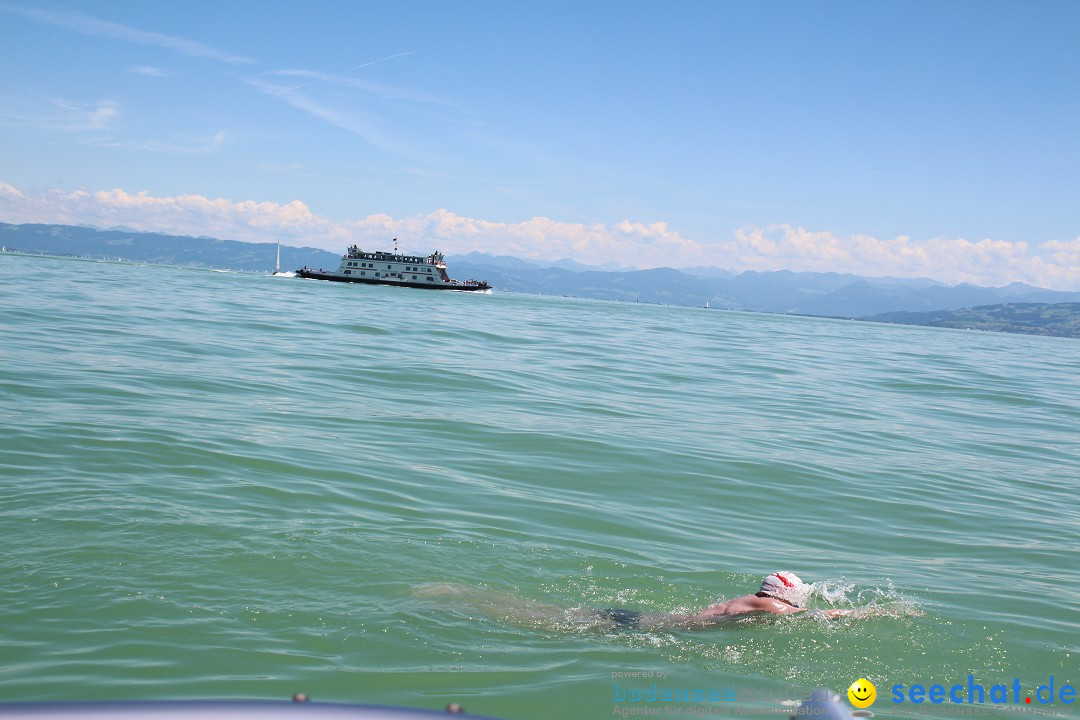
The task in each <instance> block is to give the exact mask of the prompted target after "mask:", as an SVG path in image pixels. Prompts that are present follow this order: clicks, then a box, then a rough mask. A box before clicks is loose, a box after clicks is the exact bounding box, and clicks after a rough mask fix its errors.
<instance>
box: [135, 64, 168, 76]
mask: <svg viewBox="0 0 1080 720" xmlns="http://www.w3.org/2000/svg"><path fill="white" fill-rule="evenodd" d="M128 72H130V73H134V74H135V75H143V76H145V77H154V78H163V77H169V75H171V74H172V73H170V72H168V71H167V70H162V69H161V68H157V67H153V66H151V65H140V66H139V67H132V68H128Z"/></svg>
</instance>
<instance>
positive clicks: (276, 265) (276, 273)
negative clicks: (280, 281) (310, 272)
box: [274, 240, 296, 277]
mask: <svg viewBox="0 0 1080 720" xmlns="http://www.w3.org/2000/svg"><path fill="white" fill-rule="evenodd" d="M274 277H296V273H294V272H281V241H280V240H278V241H277V261H276V262H275V263H274Z"/></svg>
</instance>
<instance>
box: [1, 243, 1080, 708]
mask: <svg viewBox="0 0 1080 720" xmlns="http://www.w3.org/2000/svg"><path fill="white" fill-rule="evenodd" d="M450 270H451V274H452V272H453V268H450ZM0 333H2V343H0V549H2V554H0V699H3V700H5V701H23V700H25V701H36V700H95V699H97V700H100V699H163V698H174V699H192V698H273V699H288V698H289V697H290V696H291V695H292V694H293V693H294V692H297V691H303V692H306V693H308V694H309V695H311V696H312V697H313V698H314V699H316V700H328V701H340V702H366V703H384V704H392V705H412V706H419V707H426V708H442V707H444V706H445V705H446V703H447V702H450V701H456V702H460V703H461V704H462V705H464V706H465V707H466V709H467V710H469V711H470V712H473V713H477V714H484V715H492V716H496V717H502V718H508V719H512V720H526V719H529V718H537V719H539V718H553V717H566V718H594V717H595V718H600V717H609V716H612V715H613V712H620V711H621V710H623V709H627V708H630V709H633V708H635V707H636V708H638V709H641V708H645V709H649V708H652V709H656V710H657V711H658V712H666V713H667V716H669V717H670V716H673V715H674V716H682V717H691V716H701V715H702V714H706V713H716V712H719V711H720V710H722V709H723V708H724V707H727V708H737V709H740V710H741V711H749V710H753V709H762V708H763V709H765V711H773V712H774V713H788V714H790V709H791V708H790V701H788V702H787V703H785V702H784V701H785V700H787V699H788V698H789V696H793V695H795V694H796V693H798V694H800V695H801V694H805V693H807V692H809V691H810V690H811V689H813V688H814V687H817V686H826V687H831V688H833V689H835V690H839V691H841V693H842V694H843V693H845V692H846V689H847V687H848V685H850V684H851V683H852V682H853V681H855V680H856V679H858V678H860V677H865V678H867V679H869V680H871V681H872V682H873V683H875V684H876V685H877V689H878V700H877V703H876V704H875V705H874V706H873V708H872V709H873V711H874V712H875V713H876V714H877V715H878V716H886V717H888V716H891V715H893V714H896V712H899V711H902V710H903V708H904V707H905V706H896V705H894V704H893V703H892V702H891V701H890V700H889V697H890V694H891V691H890V688H891V687H892V686H893V685H895V684H903V685H904V686H905V687H909V686H910V685H912V684H915V683H921V684H922V685H924V686H929V685H931V684H934V683H941V684H944V685H946V686H949V685H951V684H954V683H965V684H966V683H967V682H968V675H969V674H970V675H973V676H974V679H975V681H976V682H978V683H980V684H982V685H984V686H985V687H986V688H987V689H989V688H990V686H991V685H992V684H994V683H1010V684H1011V683H1012V682H1013V680H1014V679H1019V681H1020V682H1021V684H1022V686H1023V688H1024V692H1025V693H1027V694H1029V695H1030V694H1031V693H1034V691H1035V690H1036V686H1038V685H1042V684H1045V683H1047V682H1048V681H1049V679H1050V677H1051V676H1053V678H1054V682H1055V684H1056V686H1057V687H1058V688H1060V687H1061V686H1062V685H1063V684H1066V683H1069V684H1072V685H1073V686H1074V687H1075V686H1076V685H1077V684H1078V681H1080V673H1078V672H1077V670H1078V669H1080V662H1078V658H1080V632H1078V630H1080V542H1078V539H1080V509H1078V502H1077V497H1078V489H1080V482H1078V477H1080V382H1078V378H1080V344H1078V343H1077V341H1075V340H1068V339H1058V338H1042V337H1029V336H1019V335H1004V334H992V333H979V332H965V331H953V330H938V329H930V328H918V327H905V326H896V325H877V324H868V323H858V322H847V321H839V320H828V319H816V318H804V317H785V316H776V315H763V314H749V313H732V312H721V311H716V310H704V309H698V308H682V307H663V306H652V305H639V304H626V303H612V302H599V301H584V300H575V299H570V298H553V297H535V296H523V295H509V294H498V293H496V294H493V295H486V296H484V295H471V294H465V293H440V292H430V291H429V292H425V291H410V290H401V289H394V288H383V287H363V286H353V285H344V284H336V283H322V282H316V281H307V280H300V279H284V278H274V277H268V276H264V275H256V274H238V273H222V272H210V271H195V270H182V269H176V268H164V267H145V266H134V265H128V264H107V263H96V262H87V261H78V260H68V259H53V258H40V257H24V256H13V255H10V254H8V255H2V256H0ZM778 569H787V570H791V571H794V572H796V573H798V574H799V575H801V576H802V577H803V578H804V579H805V580H808V581H814V582H816V583H817V584H816V586H815V587H816V588H817V590H816V594H815V597H814V598H813V600H812V603H811V604H812V605H813V606H815V607H818V608H824V607H846V608H854V609H856V610H857V612H858V613H859V614H866V615H868V616H867V617H859V618H856V619H845V620H833V621H828V620H825V619H823V618H821V617H820V616H818V615H816V614H813V613H812V614H810V616H803V617H785V618H772V619H764V620H762V619H754V620H750V621H745V622H737V623H729V624H726V625H723V626H719V627H717V628H714V629H709V630H698V631H691V630H677V631H654V632H642V631H633V630H631V631H621V632H611V631H603V630H597V629H589V628H585V627H579V626H576V625H574V624H573V623H572V622H568V621H567V622H561V621H559V616H558V615H557V614H556V615H553V616H552V617H551V618H548V619H547V620H544V621H539V622H526V621H524V620H522V619H521V618H520V617H518V616H519V615H520V613H521V609H522V608H523V607H528V606H529V605H530V604H531V603H543V604H550V605H553V606H558V607H560V608H587V607H591V608H610V607H627V608H635V609H638V610H644V611H649V612H676V611H688V610H693V609H697V608H700V607H703V606H705V605H707V604H709V603H711V602H713V601H715V600H716V599H718V598H726V597H733V596H736V595H740V594H744V593H747V592H754V591H756V590H757V587H758V584H759V583H760V581H761V577H762V576H763V575H765V574H767V573H769V572H771V571H773V570H778ZM632 672H644V673H653V677H651V678H649V677H648V676H646V677H638V678H633V677H628V676H626V675H624V674H625V673H632ZM661 673H662V674H663V677H659V675H660V674H661ZM652 685H656V686H657V687H658V688H659V689H660V690H661V691H662V690H664V689H665V688H666V689H675V690H677V689H680V688H684V689H685V688H689V689H704V690H706V691H710V690H712V691H721V692H723V693H727V692H728V689H735V690H736V691H737V692H738V694H739V697H740V699H739V700H738V701H737V702H732V701H728V700H721V701H719V702H708V701H706V702H698V703H695V702H685V701H684V702H666V703H665V702H659V701H657V702H651V704H650V702H648V701H647V700H642V701H641V702H638V703H637V704H636V705H634V703H631V702H629V701H627V702H619V701H618V693H619V692H620V691H622V692H626V691H627V690H629V691H631V692H633V691H634V690H635V688H636V689H638V690H639V691H641V692H644V693H646V694H647V693H648V692H649V689H650V686H652ZM773 698H779V699H780V701H781V702H779V703H778V702H776V701H774V699H773ZM987 703H988V704H989V699H988V700H987ZM1009 703H1010V705H1009V708H1007V711H1008V712H1013V711H1017V712H1019V711H1020V710H1022V709H1023V708H1022V707H1021V706H1022V705H1023V704H1024V703H1023V700H1022V699H1021V703H1020V705H1014V704H1012V698H1010V699H1009ZM906 707H908V708H910V707H912V706H911V705H910V703H908V704H907V705H906ZM1055 707H1056V708H1058V710H1059V711H1062V712H1064V713H1065V714H1068V712H1069V711H1070V710H1071V712H1073V713H1075V712H1076V710H1075V709H1072V708H1075V707H1076V706H1071V707H1070V706H1067V705H1061V704H1060V703H1059V704H1056V705H1055ZM1043 709H1045V708H1043ZM894 711H895V712H894ZM695 712H696V713H697V715H694V713H695ZM776 716H777V717H780V716H781V715H779V714H777V715H776ZM1017 716H1019V715H1017Z"/></svg>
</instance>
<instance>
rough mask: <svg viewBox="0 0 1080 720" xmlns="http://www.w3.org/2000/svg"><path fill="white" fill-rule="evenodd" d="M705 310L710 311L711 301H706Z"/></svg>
mask: <svg viewBox="0 0 1080 720" xmlns="http://www.w3.org/2000/svg"><path fill="white" fill-rule="evenodd" d="M705 309H706V310H708V309H709V301H708V300H706V301H705Z"/></svg>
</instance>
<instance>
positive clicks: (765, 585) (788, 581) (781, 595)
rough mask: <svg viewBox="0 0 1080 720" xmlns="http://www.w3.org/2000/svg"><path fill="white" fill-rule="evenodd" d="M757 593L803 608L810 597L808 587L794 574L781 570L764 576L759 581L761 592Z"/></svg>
mask: <svg viewBox="0 0 1080 720" xmlns="http://www.w3.org/2000/svg"><path fill="white" fill-rule="evenodd" d="M758 592H763V593H765V594H766V595H771V596H772V597H774V598H776V599H778V600H784V601H786V602H789V603H791V604H792V605H794V606H795V607H805V606H806V599H807V597H808V596H809V595H810V587H809V586H808V585H807V584H806V583H804V582H803V581H802V580H800V579H799V576H798V575H796V574H795V573H793V572H787V571H786V570H781V571H779V572H774V573H773V574H772V575H766V576H765V579H764V580H762V581H761V590H759V591H758Z"/></svg>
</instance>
